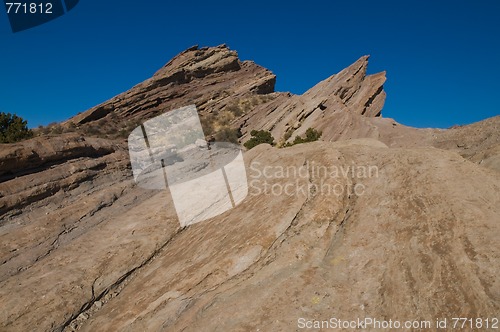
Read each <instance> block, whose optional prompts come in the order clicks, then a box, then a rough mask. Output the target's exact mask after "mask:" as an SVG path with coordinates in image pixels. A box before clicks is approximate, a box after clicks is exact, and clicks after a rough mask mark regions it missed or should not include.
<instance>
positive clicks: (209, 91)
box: [0, 46, 500, 331]
mask: <svg viewBox="0 0 500 332" xmlns="http://www.w3.org/2000/svg"><path fill="white" fill-rule="evenodd" d="M367 61H368V57H362V58H360V59H359V60H358V61H356V62H355V63H354V64H353V65H351V66H350V67H348V68H347V69H345V70H343V71H341V72H340V73H338V74H336V75H333V76H331V77H330V78H328V79H326V80H324V81H323V82H320V83H319V84H318V85H316V86H314V87H312V88H311V89H310V90H309V91H307V92H306V93H304V94H303V95H300V96H296V95H292V94H288V93H281V92H274V82H275V76H274V75H273V74H272V73H271V72H270V71H268V70H266V69H264V68H262V67H260V66H258V65H256V64H254V63H253V62H250V61H240V60H239V59H238V57H237V55H236V53H235V52H234V51H231V50H229V49H228V48H227V47H226V46H219V47H212V48H201V49H198V48H197V47H193V48H190V49H188V50H186V51H185V52H183V53H181V54H179V55H178V56H176V57H175V58H174V59H172V60H171V61H170V62H169V63H168V64H167V65H165V66H164V67H163V68H162V69H160V70H159V71H158V72H157V73H156V74H155V75H154V76H153V77H152V78H151V79H148V80H146V81H145V82H143V83H140V84H138V85H137V86H135V87H133V88H132V89H131V90H129V91H127V92H125V93H123V94H120V95H119V96H117V97H115V98H112V99H111V100H109V101H107V102H105V103H103V104H101V105H98V106H96V107H94V108H92V109H90V110H88V111H86V112H83V113H82V114H79V115H77V116H75V117H74V118H72V119H70V120H68V121H67V122H66V123H64V124H63V125H64V126H65V127H68V128H69V127H70V126H71V125H74V126H76V132H75V133H71V134H62V135H58V136H43V135H42V136H39V137H36V138H34V139H31V140H28V141H24V142H20V143H16V144H9V145H2V146H1V150H0V303H1V308H2V310H0V330H2V331H30V330H38V331H62V330H64V331H75V330H79V331H96V330H97V331H108V330H125V331H159V330H162V331H216V330H222V331H259V330H260V331H290V330H297V329H298V327H299V325H298V322H299V319H300V318H304V319H307V320H309V321H311V320H329V319H330V318H333V317H337V318H339V319H344V320H354V319H356V318H358V317H359V318H363V317H373V318H376V319H379V320H389V319H392V320H393V321H394V320H400V321H404V320H414V319H418V320H428V321H431V322H433V323H434V322H435V320H436V318H448V319H450V318H451V317H470V318H476V317H483V318H488V317H489V318H495V317H496V318H500V317H499V316H498V314H499V312H500V282H499V278H498V275H499V274H500V254H499V247H498V236H499V235H500V217H499V216H500V157H499V156H500V135H499V132H500V131H499V126H500V117H495V118H492V119H487V120H485V121H482V122H479V123H475V124H472V125H469V126H463V127H457V128H453V129H449V130H438V129H416V128H410V127H406V126H404V125H401V124H399V123H397V122H395V121H394V120H392V119H387V118H383V117H382V116H381V111H382V107H383V103H384V100H385V92H384V91H383V84H384V81H385V73H379V74H375V75H370V76H367V75H366V69H367ZM193 103H194V104H195V105H196V106H197V108H198V110H199V111H200V115H201V117H202V120H203V119H204V118H205V119H208V118H210V119H211V121H213V123H212V122H211V123H209V125H211V126H212V127H211V128H212V129H213V130H214V133H217V132H220V131H221V130H222V129H221V128H226V127H227V128H235V129H239V130H240V131H241V135H242V136H241V137H240V141H241V142H244V141H245V140H246V139H248V133H249V131H250V130H253V129H265V130H269V131H271V133H272V134H273V136H274V137H275V138H276V139H277V140H279V141H280V142H281V143H283V142H286V141H289V140H291V139H293V137H295V136H296V135H301V134H303V133H304V132H305V130H306V129H307V128H309V127H311V128H315V129H318V130H321V131H322V132H323V136H322V140H323V141H318V142H314V143H307V144H301V145H297V146H293V147H289V148H277V147H271V146H269V145H259V146H257V147H255V148H254V149H252V150H250V151H247V152H245V154H244V158H245V163H246V165H247V172H248V174H247V175H248V180H249V185H250V192H249V195H248V197H247V198H246V199H245V200H244V201H243V202H242V203H241V204H240V205H238V206H237V207H236V208H234V209H232V210H230V211H227V212H225V213H224V214H222V215H219V216H217V217H214V218H212V219H209V220H207V221H205V222H202V223H198V224H195V225H191V226H189V227H187V228H180V227H179V222H178V220H177V216H176V212H175V209H174V206H173V202H172V198H171V197H170V194H169V192H168V191H154V190H146V189H141V188H139V187H138V186H137V185H136V184H135V183H134V182H133V177H132V174H131V169H130V164H129V159H128V151H127V146H126V142H124V141H123V140H122V139H117V140H113V139H107V138H97V137H89V136H85V135H82V131H81V130H82V128H85V126H93V125H97V124H99V123H101V121H102V120H103V119H106V124H107V125H110V126H115V127H113V128H116V129H119V128H123V126H125V124H127V122H129V121H132V122H135V121H144V120H146V119H148V118H150V117H153V116H155V115H157V114H159V113H162V112H164V111H167V110H170V109H174V108H176V107H180V106H186V105H188V104H193ZM229 115H231V116H229ZM205 125H206V124H205ZM314 165H317V166H318V165H319V166H327V167H330V168H329V171H328V173H325V169H323V168H319V169H314V168H313V167H314ZM263 167H268V170H270V171H272V170H277V171H279V170H280V169H281V170H283V169H288V170H290V169H291V170H294V169H295V170H297V169H301V168H304V167H306V172H305V173H300V172H299V173H294V172H290V173H288V174H286V176H285V175H283V174H282V173H279V172H278V173H276V172H274V173H273V172H271V173H272V174H271V175H270V176H266V175H264V173H263V172H262V168H263ZM309 167H312V168H309ZM353 167H358V168H353ZM304 174H305V175H304ZM263 184H266V185H269V186H271V187H272V188H274V190H280V189H281V192H276V191H274V192H273V190H269V188H268V189H267V190H265V187H264V186H263ZM284 188H288V189H290V190H292V191H291V192H290V191H287V192H284ZM193 204H196V202H193ZM368 329H369V328H368Z"/></svg>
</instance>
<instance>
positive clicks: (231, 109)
mask: <svg viewBox="0 0 500 332" xmlns="http://www.w3.org/2000/svg"><path fill="white" fill-rule="evenodd" d="M226 110H227V111H229V112H231V113H232V114H233V115H234V116H240V115H241V114H243V111H242V110H241V108H240V106H239V105H238V104H237V103H234V104H231V105H228V106H227V107H226Z"/></svg>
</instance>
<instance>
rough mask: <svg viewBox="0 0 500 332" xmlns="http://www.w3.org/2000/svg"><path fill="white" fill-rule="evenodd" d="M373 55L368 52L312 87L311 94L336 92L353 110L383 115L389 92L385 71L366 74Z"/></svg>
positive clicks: (331, 93)
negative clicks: (369, 60) (385, 85)
mask: <svg viewBox="0 0 500 332" xmlns="http://www.w3.org/2000/svg"><path fill="white" fill-rule="evenodd" d="M369 58H370V56H369V55H364V56H362V57H361V58H359V59H358V60H357V61H356V62H354V63H353V64H352V65H350V66H349V67H347V68H345V69H344V70H342V71H340V72H339V73H338V74H335V75H332V76H330V77H329V78H327V79H326V80H324V81H322V82H320V83H319V84H317V85H316V86H314V87H312V88H311V89H310V90H308V91H307V92H306V93H305V95H306V96H309V97H315V98H318V97H331V96H336V97H337V98H338V99H339V100H340V101H341V103H342V104H343V105H345V106H346V107H347V109H349V110H350V111H351V112H354V113H358V114H361V115H365V116H368V117H376V116H380V115H381V112H382V108H383V106H384V102H385V97H386V94H385V92H384V90H383V85H384V83H385V80H386V76H385V74H386V73H385V71H384V72H380V73H377V74H374V75H368V76H367V75H366V71H367V68H368V59H369Z"/></svg>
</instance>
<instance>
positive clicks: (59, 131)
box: [50, 124, 64, 135]
mask: <svg viewBox="0 0 500 332" xmlns="http://www.w3.org/2000/svg"><path fill="white" fill-rule="evenodd" d="M63 131H64V128H63V127H62V126H61V125H60V124H56V125H55V126H52V127H51V129H50V133H51V134H54V135H60V134H62V133H63Z"/></svg>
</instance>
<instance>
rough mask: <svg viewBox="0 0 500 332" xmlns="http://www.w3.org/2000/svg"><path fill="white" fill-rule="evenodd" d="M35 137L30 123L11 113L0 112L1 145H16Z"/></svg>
mask: <svg viewBox="0 0 500 332" xmlns="http://www.w3.org/2000/svg"><path fill="white" fill-rule="evenodd" d="M31 137H33V132H32V131H31V130H30V129H28V122H27V121H26V120H24V119H23V118H21V117H19V116H17V115H15V114H10V113H3V112H0V143H15V142H19V141H22V140H23V139H27V138H31Z"/></svg>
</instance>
